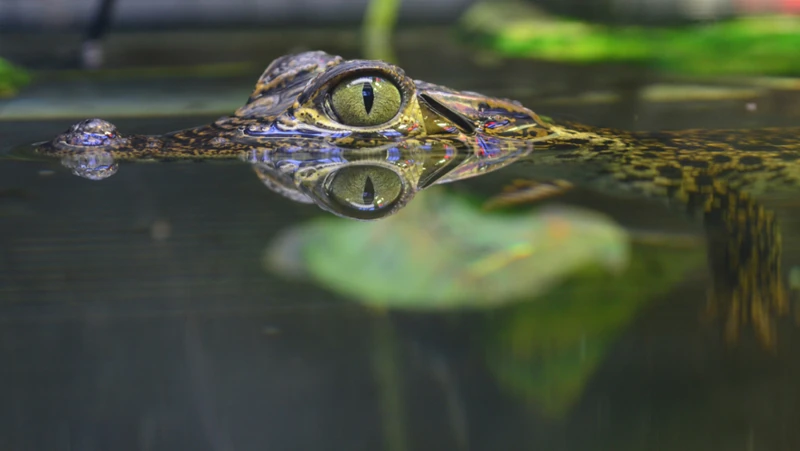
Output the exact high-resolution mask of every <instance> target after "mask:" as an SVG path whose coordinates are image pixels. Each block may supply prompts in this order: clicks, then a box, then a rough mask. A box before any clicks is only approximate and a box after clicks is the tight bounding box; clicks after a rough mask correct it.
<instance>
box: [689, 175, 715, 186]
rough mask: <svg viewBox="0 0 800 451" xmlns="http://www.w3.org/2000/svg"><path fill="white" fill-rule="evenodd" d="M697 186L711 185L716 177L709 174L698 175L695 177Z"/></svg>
mask: <svg viewBox="0 0 800 451" xmlns="http://www.w3.org/2000/svg"><path fill="white" fill-rule="evenodd" d="M694 182H695V183H696V184H697V186H711V185H713V184H714V178H713V177H711V176H709V175H698V176H697V177H695V178H694Z"/></svg>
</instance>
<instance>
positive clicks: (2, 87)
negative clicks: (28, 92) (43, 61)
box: [0, 58, 30, 98]
mask: <svg viewBox="0 0 800 451" xmlns="http://www.w3.org/2000/svg"><path fill="white" fill-rule="evenodd" d="M28 82H30V75H28V73H27V72H25V71H24V70H22V69H20V68H18V67H16V66H14V65H12V64H11V63H9V62H8V61H6V60H4V59H2V58H0V98H2V97H11V96H13V95H14V94H16V93H17V91H19V89H20V88H22V87H23V86H25V85H26V84H28Z"/></svg>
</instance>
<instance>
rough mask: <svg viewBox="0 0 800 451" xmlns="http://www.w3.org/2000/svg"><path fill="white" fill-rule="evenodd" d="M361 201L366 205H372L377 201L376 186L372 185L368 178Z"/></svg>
mask: <svg viewBox="0 0 800 451" xmlns="http://www.w3.org/2000/svg"><path fill="white" fill-rule="evenodd" d="M361 200H363V201H364V205H370V204H372V203H373V202H374V201H375V186H374V185H373V184H372V179H371V178H370V177H369V176H367V180H366V181H365V182H364V193H363V194H361Z"/></svg>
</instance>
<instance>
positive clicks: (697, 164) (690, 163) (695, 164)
mask: <svg viewBox="0 0 800 451" xmlns="http://www.w3.org/2000/svg"><path fill="white" fill-rule="evenodd" d="M678 163H680V165H681V166H684V167H692V168H707V167H708V161H698V160H689V159H682V160H678Z"/></svg>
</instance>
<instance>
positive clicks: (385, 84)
mask: <svg viewBox="0 0 800 451" xmlns="http://www.w3.org/2000/svg"><path fill="white" fill-rule="evenodd" d="M401 103H402V96H401V94H400V90H399V89H398V88H397V86H395V85H394V83H392V82H391V81H389V80H387V79H385V78H382V77H379V76H363V75H362V76H355V77H350V78H346V79H344V80H342V81H341V82H340V83H339V84H337V85H336V86H335V87H334V88H333V90H332V91H331V94H330V105H331V109H332V110H333V112H334V114H335V115H336V119H337V120H338V121H339V122H341V123H342V124H344V125H350V126H355V127H369V126H375V125H381V124H384V123H386V122H389V121H390V120H391V119H392V118H394V117H395V116H396V115H397V113H398V112H399V111H400V105H401Z"/></svg>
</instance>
